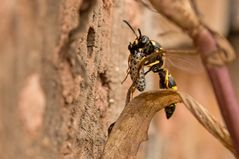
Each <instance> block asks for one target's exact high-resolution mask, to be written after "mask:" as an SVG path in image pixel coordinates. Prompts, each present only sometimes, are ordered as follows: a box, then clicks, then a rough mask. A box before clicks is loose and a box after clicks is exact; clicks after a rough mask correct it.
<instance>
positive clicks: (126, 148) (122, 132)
mask: <svg viewBox="0 0 239 159" xmlns="http://www.w3.org/2000/svg"><path fill="white" fill-rule="evenodd" d="M182 101H183V102H184V103H185V105H186V107H187V108H188V109H189V110H190V112H191V113H192V114H193V115H194V116H195V118H196V119H197V120H198V121H199V122H200V123H201V124H202V125H203V126H204V127H205V128H206V129H207V130H208V131H209V132H210V133H211V134H212V135H214V136H215V137H216V138H217V139H218V140H219V141H220V142H221V143H222V144H223V145H224V146H225V147H226V148H228V149H229V150H230V151H231V152H232V153H234V154H235V150H234V148H233V146H232V142H231V140H230V136H229V133H228V131H227V130H226V129H225V128H224V127H223V126H221V125H220V124H219V123H218V122H217V121H216V120H215V119H214V118H213V117H212V116H211V115H210V114H209V113H208V112H207V111H206V110H205V109H204V108H203V107H202V106H201V105H200V104H198V103H197V102H196V101H195V100H194V99H193V98H192V97H190V96H189V95H185V94H183V93H180V94H179V93H177V92H175V91H173V90H159V91H150V92H145V93H142V94H140V95H139V96H137V97H135V98H134V99H133V100H132V101H130V103H129V104H128V105H127V106H126V107H125V108H124V110H123V112H122V113H121V115H120V117H119V118H118V120H117V121H116V122H115V125H114V127H113V129H112V131H111V134H110V135H109V138H108V140H107V143H106V145H105V149H104V153H103V156H102V158H103V159H114V158H117V159H121V158H122V159H125V158H135V156H136V154H137V151H138V148H139V145H140V143H141V142H143V141H145V140H147V137H148V136H147V132H148V127H149V124H150V121H151V119H152V117H153V116H154V115H155V113H156V112H158V111H160V110H161V109H163V108H164V107H165V106H167V105H169V104H171V103H178V102H182Z"/></svg>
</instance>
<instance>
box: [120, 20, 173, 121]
mask: <svg viewBox="0 0 239 159" xmlns="http://www.w3.org/2000/svg"><path fill="white" fill-rule="evenodd" d="M123 22H125V23H126V24H127V25H128V26H129V28H130V29H131V30H132V31H133V33H134V34H135V35H136V39H135V40H134V41H133V42H132V43H131V42H130V43H129V45H128V50H129V52H130V55H129V58H128V71H127V75H128V74H130V77H131V80H132V81H133V83H132V85H131V87H130V88H129V90H128V93H127V97H126V104H127V103H128V102H129V101H130V99H131V97H132V95H133V93H134V91H135V89H136V88H137V89H138V90H139V91H144V89H145V86H146V82H145V75H146V74H147V73H148V72H151V71H152V72H154V73H158V75H159V79H160V80H159V85H160V88H161V89H173V90H177V86H176V82H175V80H174V79H173V77H172V75H171V74H170V73H169V71H168V69H167V68H165V52H166V51H164V50H163V48H162V47H161V45H160V44H159V43H158V42H156V41H154V40H150V38H149V37H148V36H146V35H142V34H141V31H140V29H138V33H139V35H137V34H136V32H135V30H134V29H133V27H132V26H131V25H130V24H129V23H128V22H127V21H126V20H124V21H123ZM138 66H139V67H138ZM144 66H147V67H149V69H148V71H146V72H144ZM126 78H127V76H126ZM174 111H175V103H173V104H171V105H169V106H167V107H165V113H166V118H167V119H169V118H170V117H171V116H172V115H173V113H174Z"/></svg>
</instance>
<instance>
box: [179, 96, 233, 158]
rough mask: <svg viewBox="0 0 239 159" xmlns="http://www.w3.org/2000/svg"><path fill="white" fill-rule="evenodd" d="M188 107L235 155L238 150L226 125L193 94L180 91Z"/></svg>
mask: <svg viewBox="0 0 239 159" xmlns="http://www.w3.org/2000/svg"><path fill="white" fill-rule="evenodd" d="M180 96H181V98H182V100H183V103H184V105H185V106H186V108H187V109H188V110H189V111H190V112H191V113H192V114H193V116H194V117H195V118H196V119H197V120H198V121H199V123H201V124H202V125H203V127H204V128H205V129H207V130H208V132H210V133H211V134H212V135H213V136H214V137H216V138H217V139H218V140H219V141H220V142H221V143H222V144H223V145H224V146H225V147H226V148H227V149H228V150H230V151H231V152H232V153H233V154H234V155H235V156H236V152H235V149H234V146H233V145H232V141H231V138H230V135H229V133H228V131H227V129H226V128H225V127H223V126H222V125H221V124H220V123H219V122H218V121H216V119H215V118H214V117H213V116H212V115H210V114H209V112H208V111H207V110H206V109H205V108H204V107H203V106H202V105H201V104H199V103H198V102H197V101H195V100H194V99H193V98H192V97H191V96H189V95H187V94H184V93H180Z"/></svg>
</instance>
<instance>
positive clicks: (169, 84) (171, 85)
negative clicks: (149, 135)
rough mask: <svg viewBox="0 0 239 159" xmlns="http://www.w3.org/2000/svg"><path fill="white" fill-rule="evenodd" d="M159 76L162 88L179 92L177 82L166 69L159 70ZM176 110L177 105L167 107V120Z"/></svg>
mask: <svg viewBox="0 0 239 159" xmlns="http://www.w3.org/2000/svg"><path fill="white" fill-rule="evenodd" d="M158 74H159V77H160V80H159V84H160V88H162V89H173V90H177V86H176V82H175V80H174V79H173V77H172V75H171V74H170V73H169V72H168V70H167V69H165V68H164V69H161V70H159V71H158ZM175 108H176V105H175V103H173V104H170V105H169V106H167V107H165V109H164V110H165V113H166V117H167V119H169V118H170V117H171V116H172V115H173V113H174V111H175Z"/></svg>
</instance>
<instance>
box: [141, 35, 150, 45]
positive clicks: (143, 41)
mask: <svg viewBox="0 0 239 159" xmlns="http://www.w3.org/2000/svg"><path fill="white" fill-rule="evenodd" d="M148 41H149V38H148V37H147V36H144V35H143V36H142V37H141V42H142V43H143V44H145V43H147V42H148Z"/></svg>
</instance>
